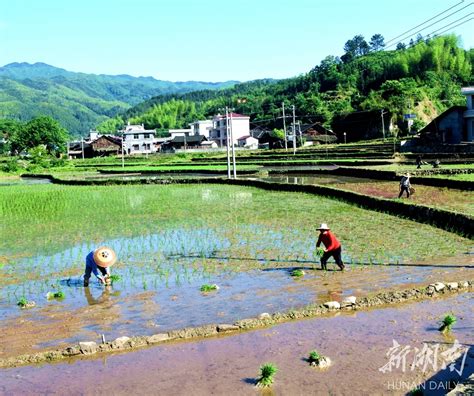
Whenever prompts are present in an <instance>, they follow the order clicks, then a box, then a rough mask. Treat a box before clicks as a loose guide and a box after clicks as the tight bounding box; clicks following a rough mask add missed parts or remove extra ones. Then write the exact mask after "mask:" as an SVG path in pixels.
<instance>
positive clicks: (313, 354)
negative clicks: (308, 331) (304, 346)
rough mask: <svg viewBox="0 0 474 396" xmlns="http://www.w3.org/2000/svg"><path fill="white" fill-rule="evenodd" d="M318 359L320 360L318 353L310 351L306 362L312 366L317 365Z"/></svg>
mask: <svg viewBox="0 0 474 396" xmlns="http://www.w3.org/2000/svg"><path fill="white" fill-rule="evenodd" d="M319 359H321V354H320V353H319V352H318V351H311V352H310V353H309V357H308V362H309V364H311V365H312V366H315V365H317V364H318V363H319Z"/></svg>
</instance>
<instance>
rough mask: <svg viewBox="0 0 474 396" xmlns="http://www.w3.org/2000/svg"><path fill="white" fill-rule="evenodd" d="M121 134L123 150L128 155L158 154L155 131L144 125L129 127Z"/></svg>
mask: <svg viewBox="0 0 474 396" xmlns="http://www.w3.org/2000/svg"><path fill="white" fill-rule="evenodd" d="M119 133H120V134H121V135H122V136H123V148H124V151H125V152H126V153H127V154H150V153H154V152H156V147H155V144H154V142H155V134H156V131H155V130H154V129H145V127H144V125H143V124H142V125H130V123H129V124H128V125H126V126H125V128H124V129H123V130H122V131H119Z"/></svg>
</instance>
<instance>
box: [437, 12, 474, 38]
mask: <svg viewBox="0 0 474 396" xmlns="http://www.w3.org/2000/svg"><path fill="white" fill-rule="evenodd" d="M471 14H472V13H471ZM473 19H474V18H469V19H468V20H467V21H464V22H461V23H458V24H457V25H455V26H451V27H450V28H449V29H446V30H444V31H442V32H440V33H438V34H437V36H438V35H440V34H443V33H446V32H447V31H448V30H451V29H453V28H455V27H458V26H461V25H464V24H465V23H466V22H469V21H472V20H473Z"/></svg>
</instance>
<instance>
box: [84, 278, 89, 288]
mask: <svg viewBox="0 0 474 396" xmlns="http://www.w3.org/2000/svg"><path fill="white" fill-rule="evenodd" d="M84 287H89V279H86V278H84Z"/></svg>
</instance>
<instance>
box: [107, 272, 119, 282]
mask: <svg viewBox="0 0 474 396" xmlns="http://www.w3.org/2000/svg"><path fill="white" fill-rule="evenodd" d="M121 279H122V277H121V276H120V275H117V274H113V275H110V276H109V281H110V283H114V282H118V281H119V280H121Z"/></svg>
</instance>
